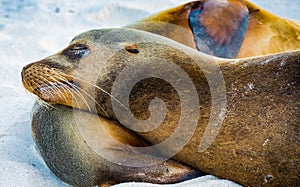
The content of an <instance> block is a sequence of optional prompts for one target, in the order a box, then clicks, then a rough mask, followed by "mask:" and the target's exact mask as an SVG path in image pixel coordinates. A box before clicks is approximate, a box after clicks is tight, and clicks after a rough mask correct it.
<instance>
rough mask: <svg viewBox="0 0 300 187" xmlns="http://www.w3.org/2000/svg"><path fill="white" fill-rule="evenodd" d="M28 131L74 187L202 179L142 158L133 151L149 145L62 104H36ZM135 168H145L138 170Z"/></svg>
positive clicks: (187, 169) (185, 170)
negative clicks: (30, 131)
mask: <svg viewBox="0 0 300 187" xmlns="http://www.w3.org/2000/svg"><path fill="white" fill-rule="evenodd" d="M74 116H77V118H75V117H74ZM32 131H33V138H34V140H35V143H36V145H37V146H38V148H39V150H40V153H41V155H42V157H43V159H44V160H45V162H46V164H47V165H48V167H49V168H50V169H51V170H52V171H53V173H54V174H55V175H57V176H58V177H59V178H60V179H62V180H63V181H65V182H67V183H69V184H71V185H74V186H95V185H103V186H105V185H107V186H109V185H112V184H117V183H122V182H130V181H139V182H150V183H160V184H162V183H175V182H180V181H183V180H187V179H191V178H194V177H197V176H201V175H204V174H203V173H201V172H199V171H197V170H194V169H192V168H190V167H188V166H184V165H182V164H180V163H177V162H175V161H171V160H164V159H162V158H158V157H155V156H152V155H150V154H148V155H147V154H141V153H139V152H138V150H137V149H136V148H135V147H141V146H149V143H147V142H146V141H145V140H143V139H142V138H141V137H139V136H137V135H136V134H135V133H133V132H131V131H129V130H128V129H126V128H124V127H122V126H121V125H118V124H117V123H115V122H113V121H109V120H107V119H104V118H101V117H100V118H99V117H98V116H96V115H94V114H92V113H88V112H84V111H79V110H76V109H72V108H70V107H66V106H63V105H53V106H45V104H43V103H42V102H36V103H35V105H34V107H33V112H32ZM87 137H89V139H88V138H87ZM86 141H88V143H89V144H88V143H87V142H86ZM120 142H121V143H120ZM118 162H120V163H118ZM122 162H126V163H127V164H129V163H130V165H131V167H129V166H125V165H124V164H121V163H122ZM153 163H159V164H153ZM140 164H143V165H145V164H146V165H148V167H138V166H139V165H140ZM134 166H135V167H134Z"/></svg>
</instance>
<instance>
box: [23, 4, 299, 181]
mask: <svg viewBox="0 0 300 187" xmlns="http://www.w3.org/2000/svg"><path fill="white" fill-rule="evenodd" d="M246 4H247V6H248V5H249V3H248V2H246ZM182 7H184V6H182ZM174 10H175V9H173V10H172V11H174ZM179 10H180V11H181V10H183V9H182V8H179ZM176 11H178V9H176ZM181 12H182V11H181ZM254 12H257V11H254ZM259 12H260V11H259ZM261 12H263V11H261ZM249 13H250V15H251V10H250V11H249ZM164 14H165V15H167V14H166V13H164ZM184 15H186V14H184ZM242 15H244V14H242ZM255 15H256V14H255ZM259 15H264V14H259ZM258 17H259V16H258ZM271 17H272V16H271ZM271 17H269V18H268V19H266V20H268V23H269V21H270V19H271ZM154 18H155V16H154ZM159 18H164V17H161V16H159ZM171 18H173V17H172V16H171ZM253 18H254V19H255V21H257V20H258V18H256V17H255V16H253ZM150 19H152V18H150ZM169 19H170V18H166V21H168V20H169ZM154 20H155V21H156V18H155V19H154ZM255 21H254V22H255ZM186 23H187V22H186V20H183V21H182V22H180V23H179V25H182V24H186ZM249 23H250V26H251V20H250V21H249ZM277 23H279V24H287V25H288V26H287V27H286V28H287V30H289V29H290V28H291V25H290V24H292V23H291V22H285V21H284V22H281V21H276V20H275V21H274V24H275V26H276V25H277ZM270 24H271V25H270V26H269V28H277V27H275V26H274V25H272V24H273V22H270ZM262 25H264V26H266V27H267V28H268V24H264V22H263V24H262ZM292 25H293V24H292ZM148 26H149V25H148ZM186 26H188V25H186ZM129 27H131V26H129ZM132 28H134V27H132ZM132 28H121V29H102V30H92V31H88V32H85V33H83V34H80V35H78V36H77V37H75V38H74V39H73V40H72V42H71V43H70V45H69V46H68V47H67V48H65V49H64V50H63V51H61V52H59V53H57V54H55V55H53V56H50V57H48V58H46V59H44V60H41V61H38V62H35V63H32V64H29V65H28V66H26V67H24V69H23V71H22V77H23V84H24V86H25V88H26V89H27V90H29V91H30V92H32V93H34V94H36V95H37V96H39V97H40V98H41V99H42V100H44V101H45V102H47V103H50V104H62V105H66V106H71V107H73V108H79V109H81V110H84V111H89V112H90V113H88V114H87V115H88V116H94V117H91V118H97V117H98V116H97V114H98V115H100V116H103V117H105V118H107V119H108V120H106V122H107V123H106V125H104V126H109V125H110V124H111V125H112V126H115V125H116V123H119V125H124V126H126V127H128V128H131V129H134V131H136V132H137V134H138V135H139V136H140V137H143V138H144V139H145V140H146V141H148V142H150V144H151V145H159V146H154V148H155V149H154V151H153V150H152V149H149V150H148V151H150V152H149V154H150V155H153V156H154V157H155V158H157V159H158V160H160V159H162V158H171V157H172V158H173V159H175V160H177V161H180V162H182V163H184V164H187V165H190V166H192V167H195V168H197V169H199V170H201V171H203V172H207V173H209V174H213V175H216V176H218V177H221V178H226V179H230V180H233V181H235V182H237V183H239V184H242V185H244V186H283V185H284V186H298V185H299V183H300V181H299V175H300V174H299V171H300V168H299V166H300V163H299V159H298V158H299V157H300V148H299V134H300V129H299V124H300V119H299V116H300V115H299V107H300V103H299V95H300V93H299V91H300V89H299V69H300V65H299V60H300V52H299V50H298V51H290V50H293V49H299V48H300V47H298V42H299V41H297V40H294V39H295V37H294V35H293V34H291V32H292V31H290V30H289V31H288V32H285V34H286V36H289V35H290V34H291V36H292V37H291V40H290V41H291V42H288V43H286V44H285V42H283V45H282V46H288V45H291V46H290V47H287V48H285V47H281V48H275V47H274V45H275V44H276V43H277V41H283V39H279V40H277V39H278V37H275V39H276V38H277V39H276V40H272V41H275V42H274V43H272V44H270V42H269V41H271V40H269V39H270V37H268V36H271V35H270V32H271V33H273V34H274V32H273V31H274V30H272V29H271V31H270V30H269V31H270V32H269V33H268V32H266V36H263V37H266V38H267V39H266V41H261V42H259V43H257V42H256V43H257V48H254V49H255V50H253V47H251V48H248V47H247V46H246V47H243V46H245V45H246V44H245V42H246V43H247V42H248V43H249V46H250V44H252V41H251V38H252V37H253V36H252V34H251V29H250V31H249V29H248V30H247V33H246V38H245V41H244V43H243V44H242V46H241V51H240V52H239V55H238V56H239V57H240V56H248V55H253V54H259V55H263V54H269V53H273V52H274V53H278V52H284V51H287V50H288V51H290V52H285V53H278V54H274V55H269V56H259V57H251V58H242V59H229V60H228V59H222V58H216V57H214V56H210V55H206V54H204V53H201V52H199V51H197V50H196V49H195V46H196V45H194V47H193V46H191V45H192V44H193V38H191V36H192V35H191V34H192V33H191V32H187V35H185V36H183V37H184V38H185V37H187V39H186V40H183V42H182V43H183V44H185V45H182V44H180V43H178V42H175V41H176V39H178V35H177V34H176V32H175V34H174V32H172V33H173V34H174V35H169V34H168V33H167V34H166V37H168V36H174V38H172V37H169V38H171V39H174V40H175V41H174V40H171V39H168V38H166V37H163V36H165V35H164V34H162V35H163V36H159V35H156V34H152V33H149V32H145V31H139V30H137V29H136V28H134V29H132ZM145 28H150V27H144V26H143V28H142V29H140V28H138V29H140V30H145ZM157 28H159V27H157ZM249 28H251V27H249ZM163 29H164V27H163V28H162V30H163ZM184 29H188V28H187V27H186V28H185V27H184ZM295 29H296V30H297V29H298V27H296V26H295ZM158 30H159V29H158ZM258 30H259V29H258V27H257V28H254V29H253V31H254V33H255V32H257V31H258ZM275 30H276V31H278V30H277V29H275ZM261 33H262V32H261ZM278 33H279V34H280V32H277V34H278ZM295 33H297V32H294V34H295ZM158 34H161V33H158ZM275 35H276V34H275ZM239 36H240V35H239ZM247 37H248V39H247ZM258 37H262V35H258ZM206 38H207V37H206ZM184 41H186V43H184ZM293 41H295V42H293ZM273 44H274V45H273ZM186 45H187V46H186ZM266 45H267V46H273V47H271V48H272V50H271V48H270V49H267V48H265V46H266ZM188 46H189V47H188ZM276 46H279V45H276ZM193 48H194V49H193ZM264 48H265V49H267V50H266V51H263V49H264ZM273 49H275V50H273ZM243 51H246V52H245V53H243ZM256 52H258V53H256ZM226 54H227V53H226ZM241 54H243V55H241ZM172 68H174V69H172ZM173 83H174V85H173ZM131 86H132V87H131ZM128 88H129V90H128ZM178 89H179V90H181V92H177V91H178ZM126 91H130V92H129V93H126ZM195 93H196V95H195ZM127 94H128V95H127ZM182 96H183V98H182ZM157 98H159V99H157ZM124 99H125V100H124ZM126 99H127V100H126ZM162 103H164V104H162ZM64 112H66V113H69V109H67V108H65V107H63V106H59V107H58V109H55V108H54V109H51V110H46V109H44V108H43V106H41V107H40V108H39V110H37V112H35V114H36V115H33V116H34V117H33V121H34V120H35V122H33V132H34V137H35V141H36V142H37V144H38V145H39V148H40V150H41V152H42V155H43V152H44V156H43V157H44V159H45V160H48V164H49V165H51V164H53V163H56V162H58V163H63V162H65V160H66V159H68V157H67V158H66V157H65V156H64V154H61V156H60V158H61V160H59V161H57V160H51V158H52V157H47V151H48V150H49V146H48V144H51V143H53V142H51V141H53V140H54V139H53V138H52V137H53V136H49V137H48V136H45V135H44V136H45V137H46V139H47V141H45V139H44V136H39V134H41V133H42V131H40V130H42V129H44V130H45V132H46V133H45V134H47V132H48V131H50V129H51V127H52V126H53V127H55V128H54V129H56V131H58V132H59V131H61V132H63V134H65V133H68V129H70V130H71V129H74V128H72V127H71V126H70V128H62V129H60V128H58V127H59V126H60V125H57V124H66V123H68V122H69V121H70V125H72V124H74V123H73V122H74V120H75V122H76V121H77V120H76V119H77V117H78V116H80V115H71V114H67V115H66V116H69V117H67V118H65V117H64V116H60V114H61V113H64ZM92 113H94V114H92ZM44 115H50V119H61V120H63V121H57V120H56V123H52V122H49V121H48V120H46V118H45V117H42V116H44ZM51 115H52V116H51ZM156 115H157V116H158V117H156ZM39 116H41V117H39ZM133 117H134V118H133ZM73 118H74V119H73ZM80 119H83V120H84V119H87V120H88V119H90V117H82V118H80ZM116 121H117V122H116ZM77 122H78V121H77ZM83 123H84V122H83ZM156 123H158V124H159V126H156ZM87 124H93V125H95V122H92V123H91V122H87ZM178 124H183V127H181V126H180V125H178ZM220 124H221V126H220ZM100 125H101V124H100ZM118 128H120V131H121V132H122V133H120V134H118V133H112V136H113V137H115V138H116V139H117V140H119V141H121V142H122V141H123V143H124V142H128V144H129V145H133V146H137V145H135V144H134V142H136V138H139V137H138V136H137V135H136V134H134V135H132V136H134V137H133V140H134V141H129V140H127V139H128V138H129V137H131V134H130V133H127V132H128V131H126V130H125V131H124V130H122V128H121V127H118ZM118 128H117V129H118ZM178 129H179V130H178ZM123 132H124V133H123ZM125 132H126V133H125ZM72 133H74V131H72ZM79 133H81V131H79V130H77V131H76V132H75V137H78V138H79V139H80V137H81V136H83V135H82V134H79ZM92 134H93V133H92ZM173 134H175V136H172V135H173ZM52 135H53V134H52ZM124 135H126V136H125V137H124ZM61 137H65V135H61ZM66 137H68V136H66ZM83 137H86V136H83ZM170 137H171V138H170ZM143 138H141V139H143ZM172 138H173V139H172ZM79 139H77V140H76V141H75V142H73V143H72V144H71V145H68V146H69V147H70V148H71V147H73V146H75V145H77V143H78V142H79V144H80V146H79V147H81V146H83V147H84V148H83V149H82V150H84V152H85V151H87V152H88V153H91V154H93V155H94V156H93V158H97V159H99V161H95V163H96V165H97V167H92V166H91V165H84V167H83V170H85V171H87V172H85V173H88V175H90V176H89V177H90V178H95V179H96V178H97V177H100V176H98V173H97V172H94V168H96V169H95V171H98V169H99V167H101V165H103V166H104V167H103V168H105V169H104V170H101V171H103V172H104V173H105V174H107V176H110V174H112V173H114V172H115V171H116V170H118V169H114V168H118V167H115V165H113V164H111V163H110V161H108V160H107V161H105V160H104V159H103V158H101V157H99V158H98V157H97V154H95V152H94V151H95V149H96V148H95V146H96V147H97V144H91V143H89V142H85V141H83V140H82V139H80V140H79ZM103 139H106V138H102V139H101V137H100V140H99V141H101V140H103ZM169 139H171V140H172V141H169V142H168V141H167V140H169ZM40 140H42V141H40ZM68 140H70V142H72V141H73V140H72V138H71V139H68ZM67 142H69V141H67ZM82 142H83V143H82ZM164 142H168V143H167V144H163V143H164ZM161 143H162V144H161ZM138 145H139V144H138ZM182 145H183V146H182ZM55 146H56V148H55V149H57V150H63V148H64V147H65V144H64V143H61V144H55ZM125 147H126V146H125ZM75 148H77V146H75ZM108 148H109V147H108ZM179 148H180V149H179ZM106 150H107V149H106ZM106 150H105V151H102V152H106ZM121 150H122V151H121V152H123V151H124V149H121ZM138 150H140V149H138ZM145 150H147V149H145ZM73 151H74V152H75V154H76V155H79V157H80V158H79V159H78V160H77V161H75V162H74V163H73V165H74V166H75V167H77V163H78V162H81V160H82V159H85V158H86V157H85V156H83V155H82V153H81V150H75V149H73ZM156 151H158V152H156ZM77 153H78V154H77ZM139 153H140V154H142V155H147V154H145V153H147V152H144V151H141V152H139ZM173 153H174V154H173ZM84 154H85V153H84ZM98 155H99V154H98ZM111 155H114V154H111ZM125 157H126V158H131V154H126V151H125ZM87 160H89V159H87ZM142 160H143V159H142ZM145 160H146V163H151V162H154V161H155V159H154V160H150V161H149V162H147V161H148V160H147V159H145ZM46 162H47V161H46ZM162 163H163V162H162ZM98 164H99V167H98ZM60 165H61V164H58V165H56V167H57V168H58V170H57V171H62V172H61V173H60V172H57V171H56V170H55V168H51V167H50V168H51V169H52V170H54V172H55V173H58V175H59V176H60V177H61V178H62V179H63V180H65V181H67V182H69V183H71V182H72V181H73V182H74V184H79V185H81V184H80V181H81V179H80V178H78V179H80V180H78V179H76V178H77V176H78V175H79V173H80V172H72V171H70V172H66V176H64V175H63V174H62V173H63V172H64V171H66V169H65V167H60ZM59 167H60V168H59ZM89 167H91V169H92V170H91V172H89V171H88V168H89ZM145 167H146V166H143V167H141V168H140V170H141V171H143V172H146V170H145V169H144V168H145ZM156 167H157V168H160V167H161V165H160V164H158V165H156ZM178 168H183V169H182V170H181V169H178V170H177V171H178V173H179V174H180V175H179V176H181V177H182V176H184V175H185V174H187V173H193V170H189V169H187V168H185V167H184V166H180V165H178ZM106 169H107V171H106ZM125 170H126V169H121V170H120V171H121V172H120V173H118V172H116V173H115V176H114V177H116V178H117V177H118V175H122V174H124V173H130V175H129V177H128V178H126V180H129V179H130V178H131V179H133V180H136V181H143V180H144V179H145V178H146V177H140V178H139V177H137V176H136V175H134V174H136V173H135V172H134V171H131V170H130V169H128V170H126V171H129V170H130V171H129V172H125ZM158 170H159V169H158ZM153 173H155V171H154V172H153ZM68 175H69V176H68ZM150 175H151V172H150ZM162 176H164V177H165V178H164V179H166V178H167V176H168V175H164V174H162ZM188 176H189V175H188ZM170 177H174V176H172V175H171V176H170ZM177 177H178V176H177ZM181 177H178V178H176V176H175V177H174V178H172V181H169V182H175V181H176V180H179V179H182V178H181ZM100 178H101V177H100ZM116 178H109V179H111V180H113V181H112V182H116V183H117V182H122V181H125V180H117V179H116ZM173 179H174V180H173ZM111 180H108V181H105V180H103V178H101V179H99V180H98V181H97V180H94V181H97V182H99V183H104V182H111ZM87 181H90V180H89V179H87ZM150 182H157V181H155V180H154V179H153V181H151V180H150ZM165 182H168V181H167V180H165ZM93 184H94V183H93ZM83 185H86V183H84V184H83Z"/></svg>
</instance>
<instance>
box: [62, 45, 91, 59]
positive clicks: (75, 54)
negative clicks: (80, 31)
mask: <svg viewBox="0 0 300 187" xmlns="http://www.w3.org/2000/svg"><path fill="white" fill-rule="evenodd" d="M88 53H89V48H88V46H87V45H85V44H73V45H71V46H69V47H68V48H67V49H65V50H64V51H63V52H62V55H65V56H67V57H68V58H69V59H71V60H76V59H79V58H82V57H84V56H85V55H87V54H88Z"/></svg>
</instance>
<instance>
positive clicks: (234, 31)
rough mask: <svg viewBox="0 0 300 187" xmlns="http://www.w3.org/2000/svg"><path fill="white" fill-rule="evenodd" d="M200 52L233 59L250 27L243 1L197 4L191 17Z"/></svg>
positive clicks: (211, 0) (224, 0)
mask: <svg viewBox="0 0 300 187" xmlns="http://www.w3.org/2000/svg"><path fill="white" fill-rule="evenodd" d="M189 23H190V27H191V29H192V31H193V34H194V37H195V42H196V45H197V47H198V50H199V51H202V52H205V53H208V54H211V55H215V56H218V57H224V58H234V57H236V56H237V54H238V52H239V49H240V47H241V45H242V43H243V41H244V37H245V34H246V30H247V27H248V9H247V7H246V5H245V4H244V1H243V0H208V1H205V2H197V3H195V5H194V6H193V7H192V9H191V12H190V16H189Z"/></svg>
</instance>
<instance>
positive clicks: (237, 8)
mask: <svg viewBox="0 0 300 187" xmlns="http://www.w3.org/2000/svg"><path fill="white" fill-rule="evenodd" d="M126 27H127V28H134V29H138V30H143V31H147V32H151V33H155V34H159V35H162V36H165V37H167V38H170V39H172V40H175V41H177V42H179V43H182V44H184V45H187V46H189V47H192V48H194V49H197V50H199V51H201V52H204V53H206V54H210V55H214V56H218V57H224V58H235V57H236V56H237V55H238V53H239V50H240V47H241V45H242V43H243V41H244V37H245V33H246V31H247V27H248V8H247V7H246V5H245V4H244V1H243V0H201V1H194V2H191V3H187V4H184V5H181V6H178V7H175V8H171V9H168V10H165V11H162V12H159V13H157V14H155V15H152V16H150V17H147V18H145V19H143V20H140V21H138V22H136V23H133V24H131V25H127V26H126Z"/></svg>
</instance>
